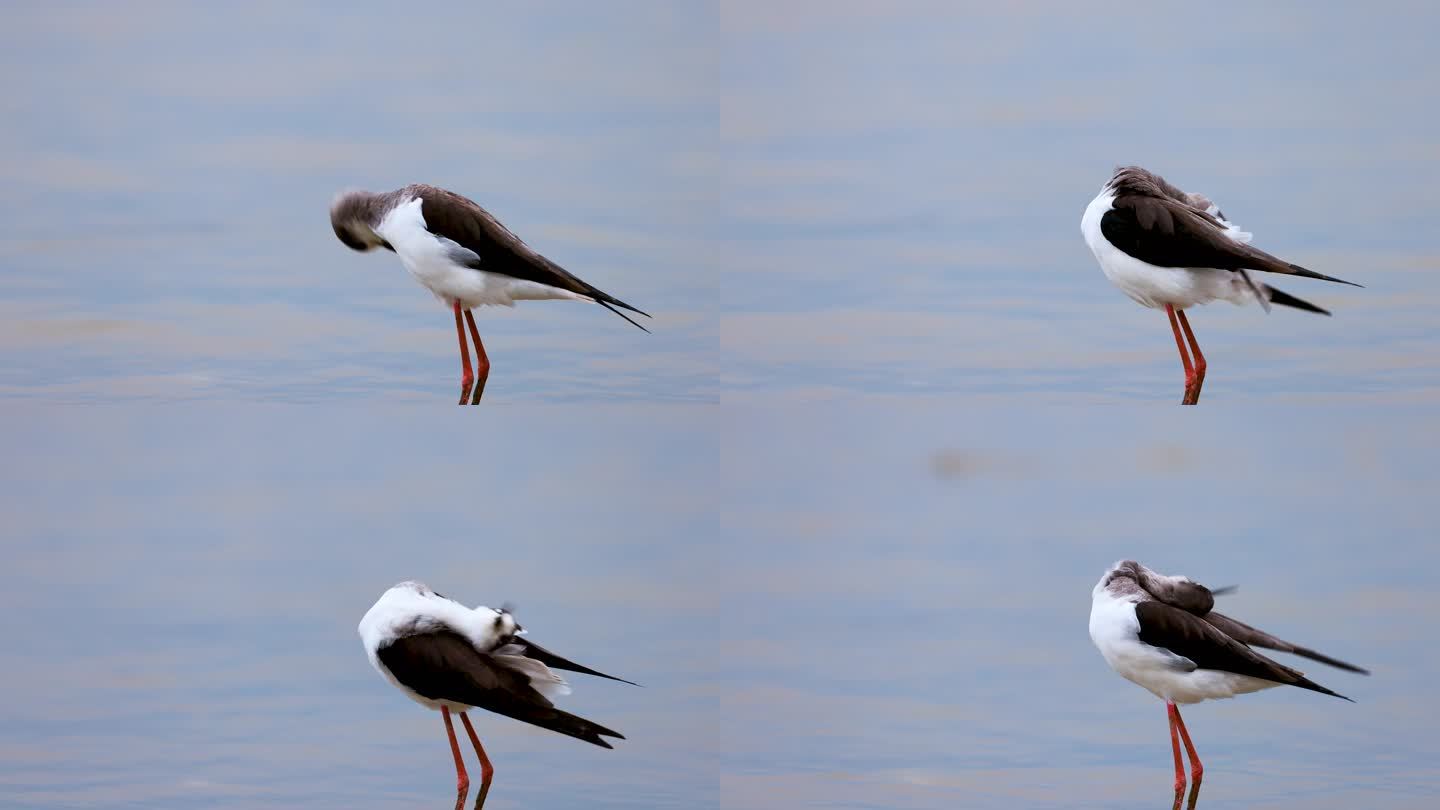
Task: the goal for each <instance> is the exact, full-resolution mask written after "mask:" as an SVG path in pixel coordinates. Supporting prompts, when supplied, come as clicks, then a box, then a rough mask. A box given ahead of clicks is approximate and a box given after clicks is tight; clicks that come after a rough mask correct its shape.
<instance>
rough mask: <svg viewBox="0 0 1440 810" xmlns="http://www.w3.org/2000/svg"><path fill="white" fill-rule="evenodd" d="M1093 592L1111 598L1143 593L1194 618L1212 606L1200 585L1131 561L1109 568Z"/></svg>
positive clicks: (1211, 598)
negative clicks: (1107, 595) (1101, 592)
mask: <svg viewBox="0 0 1440 810" xmlns="http://www.w3.org/2000/svg"><path fill="white" fill-rule="evenodd" d="M1096 589H1097V590H1100V589H1104V590H1107V591H1109V592H1110V593H1111V594H1112V595H1115V596H1125V595H1129V596H1139V595H1140V594H1141V593H1142V592H1143V593H1145V594H1148V595H1149V596H1150V597H1152V598H1154V599H1155V600H1157V601H1160V602H1164V603H1165V604H1167V605H1170V606H1172V607H1177V608H1180V609H1181V610H1183V611H1186V612H1187V613H1193V614H1195V615H1196V616H1204V615H1205V614H1206V613H1209V612H1210V610H1211V608H1213V607H1215V595H1214V593H1212V592H1211V590H1210V589H1209V588H1207V587H1205V586H1204V585H1201V584H1200V583H1198V582H1195V581H1194V580H1192V579H1190V578H1189V577H1184V576H1166V575H1165V574H1159V573H1156V572H1154V571H1151V570H1150V569H1149V568H1146V567H1145V566H1143V565H1141V564H1140V563H1138V562H1135V561H1134V560H1121V561H1120V562H1118V563H1115V564H1114V565H1113V566H1111V567H1110V570H1109V571H1106V572H1105V576H1103V577H1101V578H1100V584H1099V585H1097V586H1096ZM1222 590H1223V589H1222Z"/></svg>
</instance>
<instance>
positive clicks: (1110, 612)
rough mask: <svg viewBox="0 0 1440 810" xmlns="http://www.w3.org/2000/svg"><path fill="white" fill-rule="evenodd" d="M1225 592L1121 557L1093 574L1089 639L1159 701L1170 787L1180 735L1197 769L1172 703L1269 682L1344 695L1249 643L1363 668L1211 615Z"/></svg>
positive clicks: (1178, 774)
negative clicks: (1166, 731) (1169, 754)
mask: <svg viewBox="0 0 1440 810" xmlns="http://www.w3.org/2000/svg"><path fill="white" fill-rule="evenodd" d="M1227 590H1229V589H1228V588H1217V589H1215V590H1213V591H1212V590H1211V589H1209V588H1206V587H1205V586H1204V585H1201V584H1199V583H1197V582H1194V581H1192V580H1190V579H1189V578H1187V577H1182V576H1166V575H1164V574H1157V573H1155V572H1154V571H1151V570H1150V569H1149V568H1146V567H1145V566H1143V565H1141V564H1140V563H1138V562H1135V561H1133V560H1122V561H1121V562H1118V563H1116V564H1115V565H1114V566H1112V567H1111V568H1110V570H1108V571H1106V572H1105V575H1104V576H1102V577H1100V581H1099V582H1098V583H1096V584H1095V589H1094V591H1093V592H1092V593H1091V602H1090V639H1091V640H1092V641H1094V642H1095V646H1096V647H1097V648H1099V650H1100V654H1101V655H1103V656H1104V657H1105V661H1106V663H1108V664H1109V665H1110V667H1111V668H1112V669H1114V670H1115V671H1116V672H1118V673H1119V674H1120V675H1121V676H1122V677H1124V678H1126V679H1127V680H1129V681H1131V682H1133V683H1136V684H1138V685H1140V686H1143V687H1145V688H1146V689H1148V690H1149V691H1150V692H1151V693H1152V694H1154V695H1155V696H1156V697H1158V698H1160V699H1161V700H1163V701H1165V711H1166V713H1167V714H1168V715H1169V720H1170V746H1171V749H1172V751H1173V753H1174V755H1175V790H1176V791H1177V792H1178V791H1181V790H1183V789H1184V787H1185V770H1184V768H1183V766H1182V765H1181V763H1180V742H1179V739H1183V740H1184V741H1185V750H1186V752H1187V753H1188V755H1189V758H1190V771H1191V776H1192V778H1193V779H1194V781H1195V782H1196V783H1197V784H1198V783H1199V782H1200V778H1201V775H1202V774H1203V773H1204V768H1203V766H1202V765H1201V763H1200V756H1199V754H1197V753H1196V751H1195V746H1194V744H1193V743H1191V742H1190V733H1189V732H1188V731H1186V729H1185V721H1184V720H1182V719H1181V718H1180V709H1179V708H1178V706H1179V705H1188V704H1191V703H1199V702H1200V701H1202V700H1216V699H1219V698H1228V697H1234V696H1235V695H1243V694H1246V693H1248V692H1258V691H1260V690H1261V689H1271V688H1274V687H1276V686H1298V687H1300V688H1301V689H1308V690H1310V691H1312V692H1319V693H1320V694H1322V695H1330V696H1332V697H1337V698H1340V699H1342V700H1350V698H1347V697H1345V696H1344V695H1341V694H1337V693H1335V692H1333V691H1331V690H1330V689H1327V688H1326V687H1324V686H1321V685H1320V684H1318V683H1316V682H1314V681H1312V680H1310V679H1309V678H1307V677H1305V674H1304V673H1303V672H1301V671H1299V670H1297V669H1292V668H1290V667H1287V666H1285V665H1283V664H1280V663H1277V662H1275V661H1272V660H1270V659H1269V658H1266V657H1265V656H1263V655H1261V654H1259V653H1257V652H1255V651H1254V650H1252V649H1251V647H1261V648H1263V649H1267V650H1279V651H1281V652H1288V653H1291V654H1293V655H1298V656H1300V657H1302V658H1309V659H1311V660H1313V661H1319V662H1321V663H1323V664H1328V665H1330V666H1332V667H1337V668H1339V669H1343V670H1347V671H1350V672H1358V673H1360V674H1362V675H1368V674H1369V673H1368V672H1366V671H1365V670H1363V669H1361V668H1360V667H1357V666H1355V665H1354V664H1347V663H1345V662H1344V661H1340V660H1337V659H1335V658H1331V657H1330V656H1327V655H1322V654H1320V653H1318V652H1315V651H1314V650H1311V649H1307V648H1305V647H1301V646H1299V645H1298V644H1292V643H1290V642H1288V641H1283V640H1281V639H1279V638H1276V637H1275V636H1272V635H1270V634H1269V633H1266V632H1264V631H1262V630H1257V629H1255V628H1254V627H1251V626H1250V625H1247V624H1244V623H1243V622H1240V621H1237V620H1235V619H1232V618H1230V617H1229V616H1225V615H1223V614H1220V613H1216V612H1215V611H1214V610H1213V607H1214V605H1215V598H1214V595H1215V594H1216V593H1224V592H1225V591H1227ZM1352 702H1353V701H1352ZM1177 731H1178V732H1179V739H1177V737H1176V732H1177Z"/></svg>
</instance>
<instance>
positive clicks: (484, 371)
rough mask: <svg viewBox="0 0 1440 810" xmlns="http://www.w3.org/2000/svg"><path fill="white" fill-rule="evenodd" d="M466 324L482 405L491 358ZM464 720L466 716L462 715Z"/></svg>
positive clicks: (468, 315)
mask: <svg viewBox="0 0 1440 810" xmlns="http://www.w3.org/2000/svg"><path fill="white" fill-rule="evenodd" d="M465 323H466V324H468V325H469V327H470V340H471V342H472V343H474V344H475V399H474V402H475V403H476V404H477V405H478V404H479V403H480V395H481V394H482V393H484V392H485V381H486V380H488V379H490V357H489V355H487V354H485V344H484V343H481V342H480V331H479V330H478V329H476V328H475V314H474V313H473V312H471V311H470V310H468V309H467V310H465ZM460 716H461V717H462V718H463V717H464V716H465V715H463V714H462V715H460Z"/></svg>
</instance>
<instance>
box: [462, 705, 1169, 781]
mask: <svg viewBox="0 0 1440 810" xmlns="http://www.w3.org/2000/svg"><path fill="white" fill-rule="evenodd" d="M440 715H441V716H442V717H444V718H445V733H446V734H447V735H449V737H450V753H452V754H454V755H455V790H456V791H457V792H459V793H465V792H466V791H468V790H470V776H469V774H467V773H465V760H463V759H461V758H460V741H459V740H457V739H455V725H454V724H453V723H451V722H450V709H449V708H447V707H445V706H441V707H440ZM1175 761H1176V762H1179V761H1180V754H1179V752H1176V754H1175Z"/></svg>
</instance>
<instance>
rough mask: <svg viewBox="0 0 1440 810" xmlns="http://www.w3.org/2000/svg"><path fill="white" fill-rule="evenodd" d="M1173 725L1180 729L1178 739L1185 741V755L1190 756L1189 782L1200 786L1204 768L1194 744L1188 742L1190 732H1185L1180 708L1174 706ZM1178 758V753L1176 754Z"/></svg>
mask: <svg viewBox="0 0 1440 810" xmlns="http://www.w3.org/2000/svg"><path fill="white" fill-rule="evenodd" d="M1174 710H1175V725H1177V726H1179V727H1180V739H1182V740H1184V741H1185V753H1186V754H1189V755H1190V781H1192V782H1194V783H1195V786H1196V787H1199V786H1200V778H1201V777H1203V776H1204V775H1205V766H1204V765H1201V764H1200V754H1199V753H1197V752H1196V751H1195V743H1192V742H1190V732H1189V731H1186V730H1185V718H1183V717H1181V716H1180V707H1179V706H1175V707H1174ZM1176 756H1177V757H1178V756H1179V752H1176Z"/></svg>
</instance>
